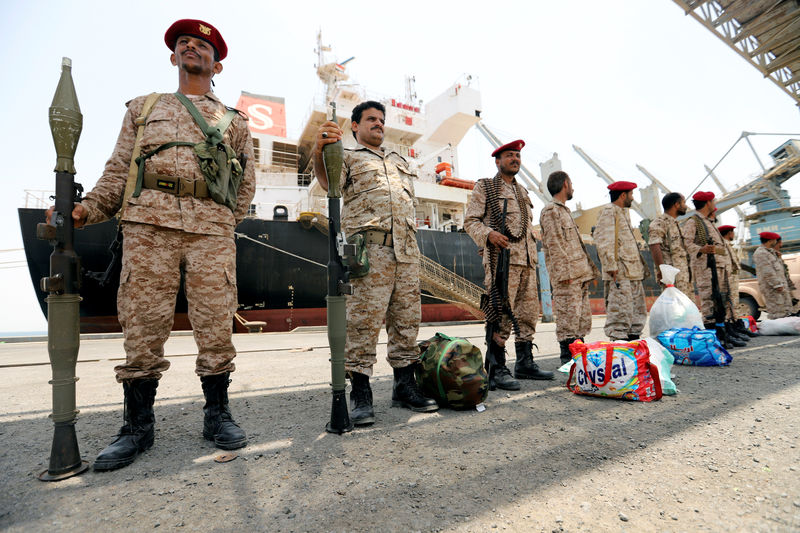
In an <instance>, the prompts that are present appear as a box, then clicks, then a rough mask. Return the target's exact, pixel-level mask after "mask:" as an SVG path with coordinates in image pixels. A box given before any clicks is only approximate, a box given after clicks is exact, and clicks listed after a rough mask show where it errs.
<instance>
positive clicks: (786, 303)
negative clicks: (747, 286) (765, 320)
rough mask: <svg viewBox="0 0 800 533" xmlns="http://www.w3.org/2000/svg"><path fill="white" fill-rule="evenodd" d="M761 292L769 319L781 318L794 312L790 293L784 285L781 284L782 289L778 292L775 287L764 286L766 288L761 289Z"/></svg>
mask: <svg viewBox="0 0 800 533" xmlns="http://www.w3.org/2000/svg"><path fill="white" fill-rule="evenodd" d="M761 294H762V295H763V296H764V303H765V304H766V308H767V314H768V315H769V318H770V320H774V319H776V318H783V317H786V316H789V315H791V314H792V313H793V312H794V308H793V306H792V295H791V294H790V293H789V289H788V287H786V285H784V286H783V290H782V291H780V292H778V291H776V290H775V289H771V288H766V290H762V292H761Z"/></svg>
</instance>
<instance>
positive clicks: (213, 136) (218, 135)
mask: <svg viewBox="0 0 800 533" xmlns="http://www.w3.org/2000/svg"><path fill="white" fill-rule="evenodd" d="M175 98H177V99H178V100H179V101H180V103H182V104H183V106H184V107H185V108H186V110H187V111H189V114H190V115H192V118H193V119H194V121H195V122H196V123H197V125H198V126H200V129H201V130H203V134H204V135H205V136H206V141H208V142H210V143H211V144H214V145H217V144H219V143H220V142H221V141H222V135H223V134H224V133H225V130H227V129H228V126H230V125H231V122H233V118H234V117H235V116H236V115H238V114H239V113H238V112H237V111H236V110H235V109H228V108H226V111H225V115H223V117H222V118H221V119H220V120H219V122H217V124H216V126H214V127H213V128H212V127H209V125H208V122H206V119H205V118H203V115H201V114H200V111H198V110H197V107H195V105H194V104H193V103H192V101H191V100H189V99H188V98H186V96H185V95H183V94H181V93H179V92H176V93H175Z"/></svg>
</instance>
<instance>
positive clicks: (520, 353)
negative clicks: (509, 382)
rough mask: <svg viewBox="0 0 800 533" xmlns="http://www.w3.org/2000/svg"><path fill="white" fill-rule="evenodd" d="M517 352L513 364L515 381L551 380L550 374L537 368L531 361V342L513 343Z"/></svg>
mask: <svg viewBox="0 0 800 533" xmlns="http://www.w3.org/2000/svg"><path fill="white" fill-rule="evenodd" d="M514 348H516V351H517V362H516V363H514V377H515V378H517V379H540V380H544V379H553V373H552V372H546V371H544V370H541V369H540V368H539V365H537V364H536V362H535V361H534V360H533V341H519V342H516V343H514Z"/></svg>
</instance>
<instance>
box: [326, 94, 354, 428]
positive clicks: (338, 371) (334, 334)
mask: <svg viewBox="0 0 800 533" xmlns="http://www.w3.org/2000/svg"><path fill="white" fill-rule="evenodd" d="M331 108H332V109H333V117H332V119H331V120H333V122H336V103H335V102H331ZM322 160H323V163H324V164H325V173H326V174H327V176H328V295H327V296H326V297H325V301H326V302H327V311H328V344H329V345H330V349H331V389H332V393H333V399H332V404H331V420H330V422H328V424H327V425H326V426H325V430H326V431H328V432H329V433H337V434H340V435H341V434H342V433H345V432H347V431H351V430H352V429H353V422H352V421H351V420H350V413H349V411H348V410H347V395H346V394H345V389H346V385H347V384H346V381H345V373H344V345H345V340H346V337H347V296H346V295H348V294H353V287H352V286H351V285H350V283H349V277H348V274H347V269H346V268H345V266H344V259H345V258H346V257H348V256H352V255H354V254H355V246H354V245H352V244H347V241H346V240H345V236H344V233H342V229H341V211H340V203H339V199H340V198H341V197H342V188H341V176H342V164H343V162H344V147H343V145H342V141H341V140H339V141H337V142H335V143H329V144H326V145H325V146H323V148H322Z"/></svg>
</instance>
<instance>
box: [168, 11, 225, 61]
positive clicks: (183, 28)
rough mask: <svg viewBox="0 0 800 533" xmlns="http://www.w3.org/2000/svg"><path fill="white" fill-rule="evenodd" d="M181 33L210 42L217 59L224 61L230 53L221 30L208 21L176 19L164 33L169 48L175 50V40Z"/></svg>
mask: <svg viewBox="0 0 800 533" xmlns="http://www.w3.org/2000/svg"><path fill="white" fill-rule="evenodd" d="M179 35H191V36H193V37H199V38H200V39H203V40H204V41H207V42H209V43H210V44H211V46H213V47H214V49H215V50H216V51H217V56H218V59H217V61H222V60H223V59H225V56H227V55H228V45H226V44H225V40H224V39H223V38H222V35H221V34H220V33H219V30H217V28H215V27H214V26H212V25H211V24H209V23H208V22H203V21H202V20H195V19H181V20H178V21H175V22H174V23H173V24H172V26H170V27H169V29H168V30H167V33H165V34H164V42H165V43H166V44H167V48H169V49H170V50H172V51H173V52H174V51H175V42H176V41H177V40H178V36H179Z"/></svg>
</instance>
